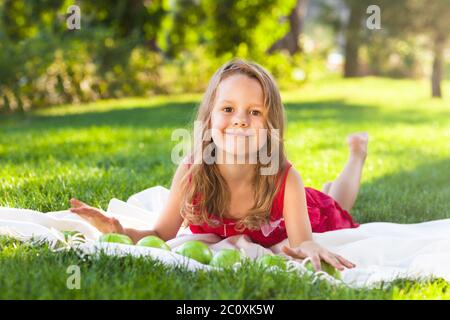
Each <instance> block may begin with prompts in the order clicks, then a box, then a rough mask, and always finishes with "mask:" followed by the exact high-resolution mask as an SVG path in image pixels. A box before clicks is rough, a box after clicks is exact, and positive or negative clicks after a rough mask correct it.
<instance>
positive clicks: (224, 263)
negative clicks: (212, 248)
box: [210, 249, 243, 268]
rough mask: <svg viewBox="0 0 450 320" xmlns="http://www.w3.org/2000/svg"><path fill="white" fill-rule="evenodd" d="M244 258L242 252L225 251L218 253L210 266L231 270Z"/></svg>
mask: <svg viewBox="0 0 450 320" xmlns="http://www.w3.org/2000/svg"><path fill="white" fill-rule="evenodd" d="M242 258H243V256H242V254H241V252H240V251H238V250H235V249H223V250H220V251H219V252H217V253H216V254H215V255H214V257H213V258H212V260H211V262H210V265H212V266H214V267H221V268H231V267H232V266H233V265H234V264H235V263H237V262H239V261H241V260H242Z"/></svg>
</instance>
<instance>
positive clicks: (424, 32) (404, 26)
mask: <svg viewBox="0 0 450 320" xmlns="http://www.w3.org/2000/svg"><path fill="white" fill-rule="evenodd" d="M382 5H383V6H386V5H389V6H390V8H391V10H387V11H385V10H384V7H383V27H387V28H388V29H390V30H391V33H390V35H391V36H393V37H396V38H403V37H407V36H414V37H417V36H425V37H426V39H427V41H428V43H429V48H430V50H431V53H432V55H433V64H432V72H431V89H432V90H431V91H432V96H433V97H442V90H441V80H442V78H443V73H444V50H445V48H446V46H447V45H448V43H449V41H450V33H449V30H450V0H433V1H426V0H397V1H392V3H389V2H388V1H387V0H384V1H383V2H382Z"/></svg>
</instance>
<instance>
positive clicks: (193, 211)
mask: <svg viewBox="0 0 450 320" xmlns="http://www.w3.org/2000/svg"><path fill="white" fill-rule="evenodd" d="M235 74H244V75H246V76H248V77H250V78H253V79H256V80H257V81H258V82H259V83H260V85H261V87H262V90H263V93H264V105H265V107H266V108H267V111H268V112H267V117H266V119H265V122H266V123H265V126H266V128H267V132H268V134H267V150H268V153H269V152H270V150H272V149H271V138H273V139H275V141H277V142H278V144H279V149H278V153H277V154H276V155H273V154H269V157H270V159H271V161H269V163H268V164H266V165H264V164H262V163H261V162H260V161H259V156H258V161H257V164H256V165H255V174H254V178H253V182H252V187H253V189H254V199H255V201H254V204H253V207H252V208H251V209H250V210H249V212H247V214H246V216H245V217H244V218H242V219H239V220H238V221H237V224H236V226H235V228H236V230H238V231H243V230H244V229H245V228H248V229H250V230H257V229H259V228H260V227H261V225H262V224H264V223H266V222H268V220H269V217H270V211H271V208H272V203H273V199H274V197H275V195H276V193H277V192H278V190H279V188H280V184H281V183H280V182H281V179H278V177H279V176H280V175H281V173H282V172H284V170H285V167H286V156H285V149H284V140H283V137H284V126H285V112H284V106H283V104H282V102H281V97H280V93H279V90H278V87H277V85H276V83H275V80H274V79H273V77H272V76H271V75H270V73H269V72H268V71H266V70H265V69H264V68H263V67H261V66H260V65H258V64H256V63H254V62H249V61H245V60H242V59H233V60H231V61H229V62H227V63H225V64H224V65H222V66H221V67H220V68H219V69H218V70H217V71H216V72H215V73H214V75H213V76H212V78H211V79H210V81H209V84H208V87H207V89H206V92H205V94H204V96H203V99H202V102H201V103H200V106H199V108H198V111H197V115H196V121H201V123H204V124H206V123H207V124H209V123H210V119H211V112H212V109H213V106H214V102H215V97H216V92H217V88H218V86H219V84H220V83H221V81H223V80H224V79H226V78H228V77H230V76H232V75H235ZM208 128H209V125H208V126H203V128H202V133H201V135H200V136H201V137H202V139H199V141H192V146H195V145H197V147H200V148H201V149H200V150H205V148H206V147H207V146H208V145H209V144H210V143H214V142H213V141H212V139H211V140H209V141H203V137H204V136H205V134H206V132H205V131H206V130H207V129H208ZM273 129H278V130H275V131H273ZM276 131H278V132H276ZM193 136H195V135H193ZM192 155H193V152H192V153H191V156H190V157H188V164H189V168H188V170H187V172H186V174H185V175H184V177H183V178H182V180H181V186H182V194H183V200H182V204H181V212H180V213H181V215H182V217H183V218H184V225H185V226H187V225H189V224H194V225H199V224H203V223H207V224H208V225H209V226H213V227H217V226H218V225H220V222H218V221H217V219H211V218H210V217H209V215H212V216H214V217H216V218H219V219H222V218H223V216H224V214H225V213H226V212H228V210H229V204H230V200H231V199H230V190H229V187H228V185H227V183H226V181H225V180H224V178H223V177H222V175H221V174H220V171H219V168H218V167H217V165H216V163H213V164H206V163H205V162H204V161H201V163H200V164H196V163H193V161H192V160H193V156H192ZM276 156H278V159H274V157H276ZM272 161H279V162H278V164H279V166H278V171H277V172H276V174H272V175H261V174H258V172H261V171H260V169H261V168H263V167H268V166H269V165H270V163H271V162H272Z"/></svg>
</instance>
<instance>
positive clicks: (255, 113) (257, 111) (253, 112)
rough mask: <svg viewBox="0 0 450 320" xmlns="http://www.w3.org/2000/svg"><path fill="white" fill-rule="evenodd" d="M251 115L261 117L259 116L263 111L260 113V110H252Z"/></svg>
mask: <svg viewBox="0 0 450 320" xmlns="http://www.w3.org/2000/svg"><path fill="white" fill-rule="evenodd" d="M250 113H251V114H252V115H253V116H259V115H260V114H261V111H259V110H252V111H250Z"/></svg>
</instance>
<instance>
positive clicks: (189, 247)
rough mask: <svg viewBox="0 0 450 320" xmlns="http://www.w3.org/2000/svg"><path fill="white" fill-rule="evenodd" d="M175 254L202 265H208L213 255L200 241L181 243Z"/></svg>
mask: <svg viewBox="0 0 450 320" xmlns="http://www.w3.org/2000/svg"><path fill="white" fill-rule="evenodd" d="M176 252H177V253H179V254H181V255H183V256H186V257H189V258H191V259H194V260H197V261H198V262H200V263H203V264H209V262H210V261H211V259H212V257H213V254H212V252H211V250H210V249H209V247H208V246H207V245H206V244H204V243H203V242H201V241H197V240H192V241H187V242H185V243H183V244H182V245H181V246H180V247H178V249H177V250H176Z"/></svg>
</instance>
